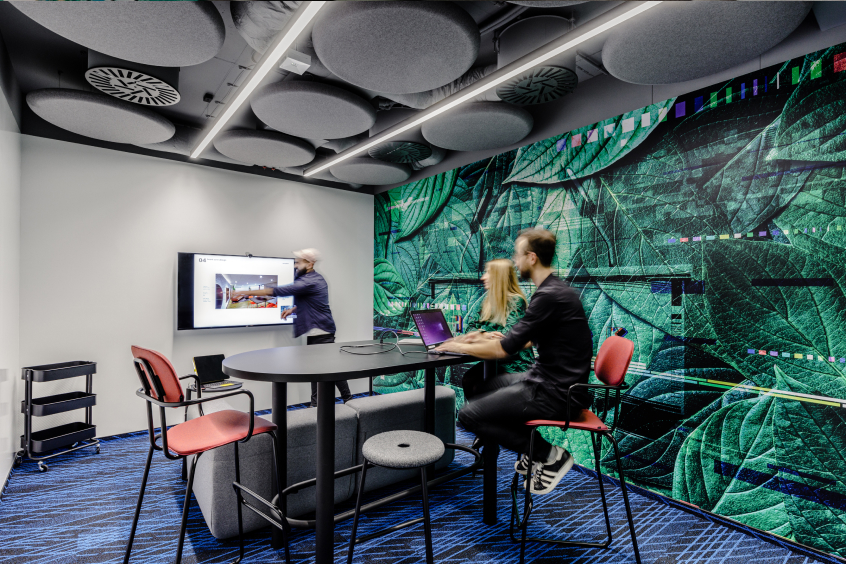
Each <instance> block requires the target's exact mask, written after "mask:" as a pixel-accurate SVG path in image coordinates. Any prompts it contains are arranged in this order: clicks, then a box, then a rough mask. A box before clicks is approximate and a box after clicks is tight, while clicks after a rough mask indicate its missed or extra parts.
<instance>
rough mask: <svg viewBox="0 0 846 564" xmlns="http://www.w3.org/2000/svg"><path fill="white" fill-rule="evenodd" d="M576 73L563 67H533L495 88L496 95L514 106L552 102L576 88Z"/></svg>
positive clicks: (577, 80) (577, 81)
mask: <svg viewBox="0 0 846 564" xmlns="http://www.w3.org/2000/svg"><path fill="white" fill-rule="evenodd" d="M578 83H579V79H578V77H577V76H576V73H575V72H573V71H571V70H570V69H568V68H564V67H535V68H533V69H531V70H530V71H528V72H526V73H525V74H522V75H520V76H519V77H517V78H515V79H513V80H510V81H509V82H507V83H505V84H503V85H502V86H500V87H499V88H497V89H496V95H497V96H499V98H500V99H501V100H503V101H504V102H508V103H509V104H514V105H515V106H531V105H534V104H544V103H546V102H552V101H553V100H557V99H559V98H561V97H562V96H566V95H567V94H570V93H571V92H573V91H574V90H575V89H576V85H577V84H578Z"/></svg>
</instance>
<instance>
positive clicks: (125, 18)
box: [12, 2, 226, 67]
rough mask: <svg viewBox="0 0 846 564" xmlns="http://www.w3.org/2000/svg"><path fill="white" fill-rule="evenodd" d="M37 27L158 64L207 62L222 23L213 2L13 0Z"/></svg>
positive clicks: (216, 46) (220, 36)
mask: <svg viewBox="0 0 846 564" xmlns="http://www.w3.org/2000/svg"><path fill="white" fill-rule="evenodd" d="M12 5H13V6H14V7H15V8H17V9H18V10H20V11H21V12H23V13H24V14H26V15H27V16H29V17H30V18H32V19H33V20H35V21H36V22H38V23H39V24H41V25H43V26H44V27H46V28H47V29H49V30H50V31H53V32H54V33H57V34H58V35H61V36H62V37H64V38H65V39H69V40H71V41H73V42H75V43H79V44H80V45H82V46H83V47H87V48H89V49H94V50H95V51H99V52H101V53H105V54H106V55H111V56H112V57H117V58H119V59H124V60H127V61H134V62H136V63H143V64H145V65H156V66H161V67H184V66H188V65H196V64H199V63H202V62H205V61H208V60H209V59H211V58H212V57H214V56H215V55H216V54H217V52H218V51H219V50H220V48H221V47H222V46H223V40H224V39H225V37H226V27H225V25H224V23H223V18H222V17H221V16H220V12H218V11H217V8H215V7H214V2H13V3H12Z"/></svg>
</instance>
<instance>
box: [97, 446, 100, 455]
mask: <svg viewBox="0 0 846 564" xmlns="http://www.w3.org/2000/svg"><path fill="white" fill-rule="evenodd" d="M97 454H100V446H99V445H97Z"/></svg>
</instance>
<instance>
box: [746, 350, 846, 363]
mask: <svg viewBox="0 0 846 564" xmlns="http://www.w3.org/2000/svg"><path fill="white" fill-rule="evenodd" d="M746 353H747V354H757V355H761V356H772V357H778V358H790V359H794V360H797V359H798V360H813V361H815V362H838V363H840V364H846V357H840V359H839V360H838V359H837V357H834V356H822V355H819V354H817V355H814V354H807V353H797V352H779V351H768V350H764V349H746Z"/></svg>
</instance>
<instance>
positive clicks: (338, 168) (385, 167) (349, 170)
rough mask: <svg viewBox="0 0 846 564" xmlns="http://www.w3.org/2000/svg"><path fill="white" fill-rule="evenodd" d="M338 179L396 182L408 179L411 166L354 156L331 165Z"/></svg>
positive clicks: (330, 170)
mask: <svg viewBox="0 0 846 564" xmlns="http://www.w3.org/2000/svg"><path fill="white" fill-rule="evenodd" d="M329 172H331V173H332V176H334V177H335V178H337V179H338V180H343V181H344V182H350V183H353V184H376V185H382V184H396V183H397V182H403V181H405V180H408V177H409V176H411V168H409V167H408V166H407V165H404V164H399V163H388V162H385V161H377V160H376V159H371V158H368V157H353V158H351V159H347V160H345V161H341V162H340V163H338V164H336V165H334V166H331V167H329Z"/></svg>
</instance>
